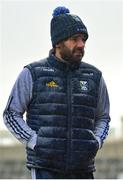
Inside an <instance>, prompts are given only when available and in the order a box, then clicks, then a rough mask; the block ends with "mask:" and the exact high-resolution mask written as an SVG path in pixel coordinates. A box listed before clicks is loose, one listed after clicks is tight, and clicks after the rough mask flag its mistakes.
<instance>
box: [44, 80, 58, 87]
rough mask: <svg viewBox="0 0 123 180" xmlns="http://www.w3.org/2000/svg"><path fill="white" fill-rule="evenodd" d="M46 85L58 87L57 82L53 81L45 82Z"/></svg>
mask: <svg viewBox="0 0 123 180" xmlns="http://www.w3.org/2000/svg"><path fill="white" fill-rule="evenodd" d="M46 86H47V87H58V84H57V83H56V82H55V81H50V82H48V83H46Z"/></svg>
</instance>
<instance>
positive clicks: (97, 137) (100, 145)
mask: <svg viewBox="0 0 123 180" xmlns="http://www.w3.org/2000/svg"><path fill="white" fill-rule="evenodd" d="M96 140H97V141H98V143H99V149H100V148H101V147H102V142H101V139H100V137H99V136H96Z"/></svg>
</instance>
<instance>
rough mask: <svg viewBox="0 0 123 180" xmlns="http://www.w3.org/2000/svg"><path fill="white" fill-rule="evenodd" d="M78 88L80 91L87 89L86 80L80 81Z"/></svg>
mask: <svg viewBox="0 0 123 180" xmlns="http://www.w3.org/2000/svg"><path fill="white" fill-rule="evenodd" d="M80 88H81V90H82V91H88V82H87V81H80Z"/></svg>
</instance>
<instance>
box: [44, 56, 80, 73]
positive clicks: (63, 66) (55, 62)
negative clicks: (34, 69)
mask: <svg viewBox="0 0 123 180" xmlns="http://www.w3.org/2000/svg"><path fill="white" fill-rule="evenodd" d="M47 60H48V63H49V64H50V65H51V66H53V67H55V68H57V69H60V70H62V71H70V70H71V71H73V70H76V69H78V68H79V66H80V63H74V64H68V63H67V62H66V61H64V60H61V59H58V58H57V57H56V56H55V55H54V54H53V53H50V54H49V57H48V58H47Z"/></svg>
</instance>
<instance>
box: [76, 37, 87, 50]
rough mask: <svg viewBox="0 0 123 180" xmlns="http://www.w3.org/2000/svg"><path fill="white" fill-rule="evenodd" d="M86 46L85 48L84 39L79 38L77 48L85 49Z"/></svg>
mask: <svg viewBox="0 0 123 180" xmlns="http://www.w3.org/2000/svg"><path fill="white" fill-rule="evenodd" d="M84 46H85V41H84V40H83V39H82V38H79V39H78V41H77V47H78V48H84Z"/></svg>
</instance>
